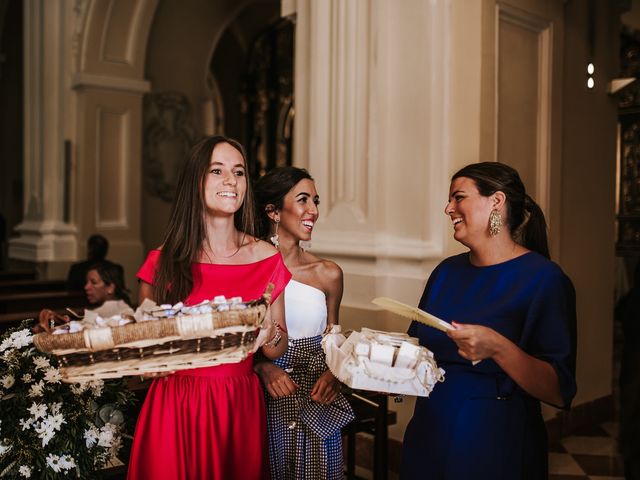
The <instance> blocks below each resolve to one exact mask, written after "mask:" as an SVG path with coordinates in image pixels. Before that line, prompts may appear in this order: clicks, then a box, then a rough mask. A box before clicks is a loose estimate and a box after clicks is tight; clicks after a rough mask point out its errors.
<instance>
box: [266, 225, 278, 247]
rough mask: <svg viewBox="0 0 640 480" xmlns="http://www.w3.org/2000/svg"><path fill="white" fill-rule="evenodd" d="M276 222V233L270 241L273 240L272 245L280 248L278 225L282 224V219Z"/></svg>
mask: <svg viewBox="0 0 640 480" xmlns="http://www.w3.org/2000/svg"><path fill="white" fill-rule="evenodd" d="M274 222H275V224H276V231H275V232H274V234H273V235H272V236H271V237H269V240H271V243H273V245H274V246H275V247H276V248H280V237H279V236H278V225H279V224H280V219H279V218H276V219H275V220H274Z"/></svg>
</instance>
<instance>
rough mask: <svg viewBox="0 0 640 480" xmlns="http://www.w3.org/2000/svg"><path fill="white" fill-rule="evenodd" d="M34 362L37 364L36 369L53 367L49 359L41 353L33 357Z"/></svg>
mask: <svg viewBox="0 0 640 480" xmlns="http://www.w3.org/2000/svg"><path fill="white" fill-rule="evenodd" d="M33 364H34V365H35V366H36V370H46V369H47V368H51V364H50V363H49V359H48V358H47V357H43V356H40V355H38V356H37V357H33Z"/></svg>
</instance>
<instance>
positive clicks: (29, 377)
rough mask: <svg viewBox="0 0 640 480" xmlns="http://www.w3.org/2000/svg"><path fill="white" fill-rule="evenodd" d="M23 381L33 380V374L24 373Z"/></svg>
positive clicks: (29, 381)
mask: <svg viewBox="0 0 640 480" xmlns="http://www.w3.org/2000/svg"><path fill="white" fill-rule="evenodd" d="M22 381H23V382H24V383H31V382H33V377H32V376H31V374H30V373H25V374H24V375H22Z"/></svg>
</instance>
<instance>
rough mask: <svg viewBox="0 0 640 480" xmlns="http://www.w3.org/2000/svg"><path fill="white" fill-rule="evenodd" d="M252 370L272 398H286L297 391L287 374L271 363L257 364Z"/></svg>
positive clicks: (296, 386)
mask: <svg viewBox="0 0 640 480" xmlns="http://www.w3.org/2000/svg"><path fill="white" fill-rule="evenodd" d="M254 369H255V371H256V373H257V374H258V375H259V376H260V379H261V380H262V383H264V386H265V388H266V389H267V391H268V392H269V395H271V396H272V397H273V398H282V397H287V396H289V395H292V394H293V393H294V392H295V391H296V390H297V389H298V385H297V384H296V382H294V381H293V380H292V379H291V377H290V376H289V375H288V374H287V372H285V371H284V370H282V369H281V368H280V367H278V366H277V365H274V364H273V363H271V362H260V363H257V364H256V365H255V367H254Z"/></svg>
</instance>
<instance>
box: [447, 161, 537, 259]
mask: <svg viewBox="0 0 640 480" xmlns="http://www.w3.org/2000/svg"><path fill="white" fill-rule="evenodd" d="M460 177H466V178H470V179H471V180H473V181H474V182H475V184H476V186H477V187H478V191H479V192H480V195H482V196H484V197H488V196H490V195H493V194H494V193H496V192H498V191H500V192H503V193H504V194H505V196H506V197H507V200H506V203H507V219H506V220H507V226H508V227H509V231H510V232H511V235H512V236H513V238H514V240H516V241H517V242H518V243H520V244H522V245H523V246H525V247H526V248H528V249H529V250H533V251H535V252H538V253H539V254H541V255H544V256H545V257H547V258H549V242H548V240H547V222H546V220H545V218H544V213H542V209H541V208H540V207H539V206H538V204H537V203H536V202H535V201H534V200H533V199H532V198H531V197H530V196H529V195H527V192H526V191H525V188H524V184H523V183H522V180H521V179H520V175H519V174H518V172H517V170H516V169H514V168H512V167H510V166H509V165H505V164H504V163H498V162H480V163H472V164H470V165H467V166H466V167H463V168H461V169H460V170H458V171H457V172H456V173H455V174H454V175H453V177H451V181H453V180H455V179H456V178H460Z"/></svg>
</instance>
